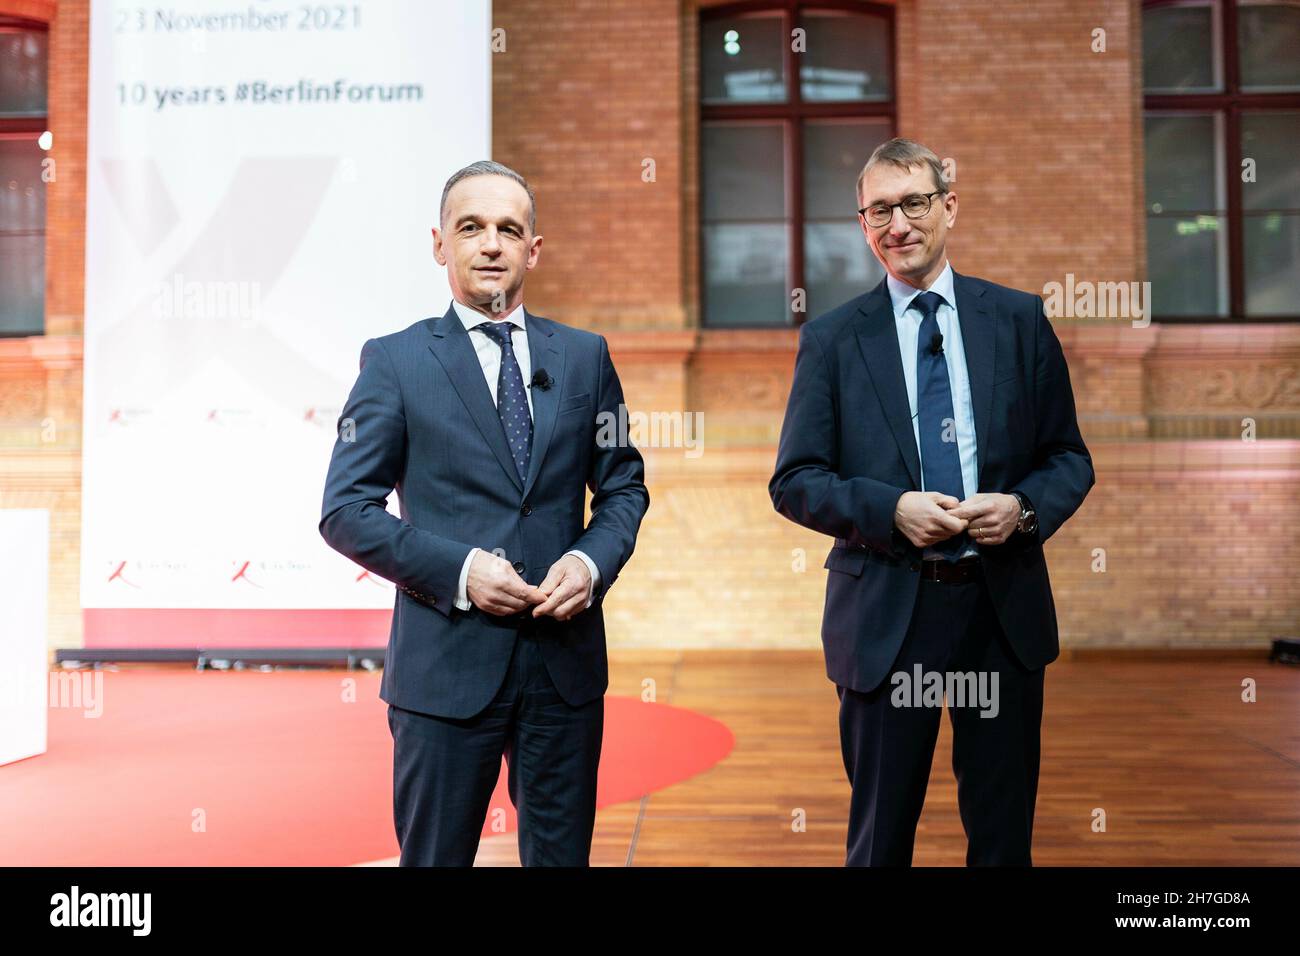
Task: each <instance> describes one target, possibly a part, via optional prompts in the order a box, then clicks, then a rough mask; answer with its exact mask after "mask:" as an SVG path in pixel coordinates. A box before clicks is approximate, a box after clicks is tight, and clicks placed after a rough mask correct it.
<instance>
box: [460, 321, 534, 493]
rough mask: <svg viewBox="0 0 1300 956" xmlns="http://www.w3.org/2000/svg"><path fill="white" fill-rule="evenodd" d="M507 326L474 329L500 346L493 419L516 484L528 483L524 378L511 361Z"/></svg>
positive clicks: (529, 437) (529, 422) (529, 439)
mask: <svg viewBox="0 0 1300 956" xmlns="http://www.w3.org/2000/svg"><path fill="white" fill-rule="evenodd" d="M510 326H511V323H509V322H482V323H480V324H478V325H476V326H474V328H476V329H479V330H481V331H483V332H484V333H486V334H487V336H488V337H489V338H491V339H492V340H493V341H494V342H496V344H497V345H499V346H501V371H500V373H499V374H498V375H497V415H498V416H500V418H501V427H502V428H503V429H505V433H506V441H507V442H509V443H510V455H511V457H513V458H514V460H515V468H516V469H517V470H518V471H519V480H520V481H527V480H528V459H529V457H531V455H532V453H533V417H532V415H530V414H529V413H528V393H527V392H525V391H524V375H523V372H521V371H520V370H519V362H518V361H516V360H515V348H514V346H513V345H512V344H511V342H510Z"/></svg>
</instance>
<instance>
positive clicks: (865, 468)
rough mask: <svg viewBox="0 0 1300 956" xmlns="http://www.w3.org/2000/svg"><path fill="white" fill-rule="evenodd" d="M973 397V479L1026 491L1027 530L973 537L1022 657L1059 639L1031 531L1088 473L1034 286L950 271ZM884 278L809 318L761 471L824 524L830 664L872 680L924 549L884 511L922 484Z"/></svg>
mask: <svg viewBox="0 0 1300 956" xmlns="http://www.w3.org/2000/svg"><path fill="white" fill-rule="evenodd" d="M953 278H954V289H955V293H956V298H957V302H956V306H957V316H958V321H959V322H960V324H961V335H962V341H963V343H964V345H965V351H966V364H967V367H968V370H969V373H970V389H971V400H972V403H973V406H974V413H975V414H974V417H975V439H976V446H977V447H976V455H977V465H978V468H979V489H978V490H979V491H981V492H1002V493H1010V492H1013V491H1019V492H1021V493H1022V494H1024V495H1025V497H1027V498H1028V499H1029V501H1030V503H1031V504H1032V505H1033V506H1034V509H1035V511H1037V513H1038V531H1037V533H1035V534H1033V535H1026V534H1020V533H1018V532H1017V533H1013V534H1012V535H1011V537H1010V538H1009V539H1008V540H1007V541H1006V542H1005V543H1004V544H1001V545H979V546H978V548H979V551H980V555H981V557H982V559H983V567H984V577H985V580H986V581H987V584H988V589H989V593H990V595H991V597H992V600H993V605H994V607H995V608H996V610H997V615H998V619H999V621H1000V622H1001V624H1002V629H1003V631H1004V633H1005V634H1006V636H1007V639H1008V641H1009V642H1010V644H1011V647H1012V649H1013V650H1014V651H1015V653H1016V656H1017V657H1018V658H1019V659H1020V662H1021V663H1022V664H1024V666H1026V667H1028V668H1038V667H1041V666H1043V665H1045V664H1047V663H1049V662H1051V661H1053V660H1055V659H1056V657H1057V654H1058V653H1059V647H1058V640H1057V629H1056V609H1055V606H1054V604H1053V603H1052V590H1051V585H1050V583H1049V581H1048V576H1047V563H1046V561H1045V560H1044V557H1043V542H1044V541H1046V540H1047V539H1048V538H1050V537H1051V536H1052V535H1053V534H1054V533H1055V532H1056V530H1057V529H1058V528H1060V527H1061V525H1062V524H1063V523H1064V522H1065V520H1066V519H1067V518H1069V517H1070V515H1072V514H1074V512H1075V510H1076V509H1077V508H1078V507H1079V505H1080V504H1081V503H1082V502H1083V499H1084V496H1085V495H1086V494H1087V493H1088V489H1089V488H1091V487H1092V485H1093V482H1094V480H1095V477H1094V474H1093V469H1092V458H1091V457H1090V456H1089V454H1088V449H1087V447H1086V446H1085V445H1084V443H1083V438H1082V436H1081V435H1080V434H1079V425H1078V421H1077V419H1076V417H1075V410H1074V393H1073V391H1072V390H1071V388H1070V372H1069V369H1068V367H1067V366H1066V362H1065V356H1064V354H1063V353H1062V351H1061V345H1060V342H1059V341H1058V340H1057V337H1056V333H1055V332H1054V331H1053V330H1052V325H1051V323H1050V322H1049V321H1048V320H1047V317H1046V315H1045V314H1044V312H1043V300H1042V299H1041V298H1040V297H1039V296H1036V295H1030V294H1028V293H1024V292H1018V291H1016V290H1014V289H1008V288H1006V287H1005V286H999V285H995V284H994V283H992V282H985V281H984V280H982V279H973V278H971V277H969V276H963V275H957V274H954V277H953ZM902 362H903V360H902V356H901V355H900V354H899V349H898V336H897V331H896V327H895V323H894V312H893V306H892V305H891V303H890V298H889V291H888V288H887V287H886V284H885V283H884V282H883V281H882V282H881V283H880V285H878V286H877V287H876V288H875V289H873V290H871V291H870V292H868V293H867V294H865V295H862V296H859V297H858V298H856V299H853V300H852V301H850V302H847V303H845V304H844V305H842V306H840V307H839V308H837V309H834V310H833V311H831V312H828V313H826V314H825V315H822V316H819V317H818V318H816V319H814V320H813V321H811V322H808V323H807V324H805V325H804V326H803V327H802V328H801V329H800V333H799V350H798V355H797V357H796V359H795V371H794V383H793V385H792V387H791V391H790V399H789V404H788V406H787V408H786V415H785V423H784V425H783V426H782V429H781V441H780V445H779V447H778V450H777V461H776V470H775V474H774V475H773V476H772V480H771V482H770V484H769V486H768V491H769V492H770V493H771V496H772V503H773V505H775V507H776V510H777V511H778V512H780V513H781V514H783V515H785V516H786V517H787V518H789V519H790V520H791V521H794V522H797V523H798V524H801V525H803V526H804V527H807V528H811V529H813V530H814V531H820V532H821V533H823V534H827V535H832V536H834V538H835V546H834V547H833V548H832V549H831V551H830V554H828V555H827V557H826V563H825V567H826V568H828V569H829V571H830V573H829V575H828V576H827V582H826V605H825V610H824V612H823V616H822V643H823V644H824V646H825V649H826V671H827V676H829V677H830V679H831V680H833V681H835V683H837V684H840V685H842V686H845V687H850V688H852V689H853V690H857V691H861V692H864V693H865V692H868V691H870V690H872V689H873V688H875V687H876V686H877V685H878V684H880V682H881V681H882V680H883V679H884V678H885V676H886V675H887V673H888V671H889V668H890V666H891V665H892V664H893V662H894V660H895V658H896V657H897V655H898V651H899V649H900V648H901V647H902V643H903V639H904V637H905V636H906V634H907V628H908V624H909V623H910V622H911V619H912V610H913V607H914V606H915V604H916V596H917V589H918V587H919V582H920V574H919V570H920V563H919V562H920V560H921V551H920V549H919V548H917V547H916V546H915V545H913V544H912V543H911V542H910V541H909V540H908V539H907V538H906V537H905V536H904V535H903V534H902V532H900V531H898V530H897V529H896V528H895V527H894V508H895V506H896V505H897V503H898V499H899V497H900V496H901V495H902V494H903V492H905V491H919V490H921V467H920V456H919V455H918V453H917V448H916V438H915V435H914V433H913V430H912V419H911V411H910V408H909V406H908V400H907V386H906V385H905V384H904V380H903V364H902Z"/></svg>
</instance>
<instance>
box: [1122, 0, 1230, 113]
mask: <svg viewBox="0 0 1300 956" xmlns="http://www.w3.org/2000/svg"><path fill="white" fill-rule="evenodd" d="M1218 23H1219V16H1218V10H1217V4H1209V3H1189V4H1186V5H1181V4H1180V5H1178V6H1170V7H1150V8H1148V9H1145V10H1143V11H1142V85H1143V86H1144V87H1145V88H1146V91H1147V92H1148V93H1158V92H1183V93H1186V92H1190V91H1193V90H1200V91H1205V90H1219V89H1222V88H1223V71H1222V69H1221V67H1220V61H1219V55H1218V50H1219V44H1218V42H1217V39H1218Z"/></svg>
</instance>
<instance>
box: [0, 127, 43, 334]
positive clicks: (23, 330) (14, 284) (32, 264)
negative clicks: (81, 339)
mask: <svg viewBox="0 0 1300 956" xmlns="http://www.w3.org/2000/svg"><path fill="white" fill-rule="evenodd" d="M44 156H45V153H44V152H43V151H42V150H41V148H40V147H39V146H37V145H36V139H35V138H34V137H33V138H31V139H0V335H37V334H40V332H41V331H42V330H43V329H44V324H45V184H44V183H43V182H41V160H42V159H43V158H44Z"/></svg>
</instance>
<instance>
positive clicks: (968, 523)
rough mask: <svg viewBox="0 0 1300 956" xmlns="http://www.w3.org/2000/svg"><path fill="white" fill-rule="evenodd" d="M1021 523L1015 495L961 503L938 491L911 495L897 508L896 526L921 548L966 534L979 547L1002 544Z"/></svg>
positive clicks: (987, 495) (991, 495) (974, 498)
mask: <svg viewBox="0 0 1300 956" xmlns="http://www.w3.org/2000/svg"><path fill="white" fill-rule="evenodd" d="M1019 522H1020V500H1019V499H1018V498H1016V496H1015V495H1003V494H997V493H994V492H984V493H981V494H977V495H972V496H971V497H969V498H967V499H966V500H965V501H958V500H957V499H956V498H954V497H953V496H952V495H944V494H940V493H939V492H937V491H907V492H904V493H903V496H902V497H901V498H899V499H898V504H897V505H896V506H895V508H894V525H895V527H897V528H898V530H899V531H901V532H903V534H905V535H906V536H907V540H909V541H911V542H912V544H914V545H916V546H917V547H918V548H927V547H929V546H930V545H932V544H936V543H937V542H939V541H945V540H947V539H948V538H951V537H952V536H953V535H955V534H961V533H962V532H963V531H965V532H966V533H967V534H969V535H970V538H971V540H972V541H974V542H975V543H976V544H1002V543H1003V542H1004V541H1006V540H1007V538H1009V537H1010V536H1011V533H1012V532H1013V531H1015V530H1016V525H1017V524H1018V523H1019Z"/></svg>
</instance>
